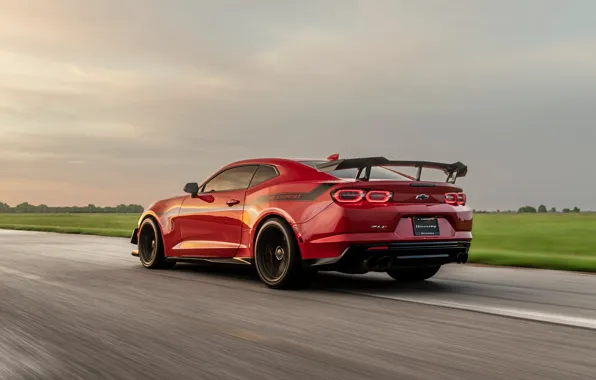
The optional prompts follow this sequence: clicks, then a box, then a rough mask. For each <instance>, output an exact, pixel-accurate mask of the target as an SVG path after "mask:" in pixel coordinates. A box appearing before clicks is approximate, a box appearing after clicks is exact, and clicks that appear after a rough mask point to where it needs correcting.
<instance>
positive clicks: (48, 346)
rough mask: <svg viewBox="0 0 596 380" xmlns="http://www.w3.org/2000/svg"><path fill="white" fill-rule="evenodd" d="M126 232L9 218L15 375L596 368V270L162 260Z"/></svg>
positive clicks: (8, 289)
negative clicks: (136, 246) (25, 228)
mask: <svg viewBox="0 0 596 380" xmlns="http://www.w3.org/2000/svg"><path fill="white" fill-rule="evenodd" d="M131 248H132V246H131V245H130V244H129V243H128V241H127V240H126V239H114V238H103V237H92V236H71V235H59V234H50V233H38V232H20V231H6V230H0V258H1V261H0V300H1V302H0V379H2V380H4V379H7V380H8V379H10V380H12V379H44V380H51V379H60V380H63V379H85V380H91V379H143V380H148V379H178V380H183V379H259V380H266V379H272V380H273V379H275V380H279V379H296V380H306V379H308V380H315V379H342V380H346V379H358V380H363V379H392V380H393V379H399V380H408V379H425V380H428V379H454V380H455V379H457V380H466V379H473V380H477V379H483V380H489V379H508V380H510V379H565V380H571V379H581V380H586V379H594V378H596V360H595V359H596V276H593V275H587V274H570V273H558V272H552V271H538V270H524V269H503V268H488V267H474V266H468V265H455V264H452V265H449V266H445V267H444V268H442V269H441V271H440V272H439V274H438V275H437V276H436V277H435V278H434V279H433V280H432V281H429V282H427V283H424V284H418V285H409V286H404V285H397V284H395V283H394V282H393V281H392V280H391V279H390V278H389V277H388V276H385V275H366V276H347V275H339V274H325V275H321V276H320V278H319V279H318V280H317V282H316V283H315V284H314V286H313V288H312V289H308V290H302V291H274V290H269V289H268V288H266V287H265V286H264V285H262V284H261V283H260V282H259V281H258V278H257V277H256V275H255V274H254V273H252V272H251V271H250V270H246V269H242V268H238V267H236V266H234V267H221V266H212V265H183V266H180V267H177V268H176V269H174V270H170V271H150V270H146V269H144V268H142V267H141V265H140V263H139V262H138V259H137V258H134V257H132V256H130V250H131Z"/></svg>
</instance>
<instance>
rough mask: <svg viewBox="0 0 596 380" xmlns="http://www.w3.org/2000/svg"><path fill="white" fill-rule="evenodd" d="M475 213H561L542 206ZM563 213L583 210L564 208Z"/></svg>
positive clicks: (478, 212) (553, 208)
mask: <svg viewBox="0 0 596 380" xmlns="http://www.w3.org/2000/svg"><path fill="white" fill-rule="evenodd" d="M474 212H475V213H477V214H490V213H495V212H496V213H515V212H517V213H529V214H532V213H556V212H559V211H557V209H556V208H555V207H551V208H550V209H547V207H546V206H545V205H540V206H538V208H536V207H533V206H524V207H520V208H519V209H518V210H517V211H513V210H505V211H501V210H497V211H484V210H474ZM561 212H563V213H565V214H567V213H570V212H581V210H580V209H579V207H574V208H564V209H562V210H561Z"/></svg>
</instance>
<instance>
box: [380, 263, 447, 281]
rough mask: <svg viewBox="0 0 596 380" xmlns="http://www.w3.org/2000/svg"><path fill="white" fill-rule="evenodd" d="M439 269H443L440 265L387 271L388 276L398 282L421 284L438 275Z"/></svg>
mask: <svg viewBox="0 0 596 380" xmlns="http://www.w3.org/2000/svg"><path fill="white" fill-rule="evenodd" d="M439 269H441V266H440V265H439V266H436V267H418V268H404V269H393V270H390V271H387V274H388V275H389V276H391V277H393V279H394V280H396V281H398V282H420V281H424V280H428V279H429V278H431V277H432V276H434V275H435V274H437V272H438V271H439Z"/></svg>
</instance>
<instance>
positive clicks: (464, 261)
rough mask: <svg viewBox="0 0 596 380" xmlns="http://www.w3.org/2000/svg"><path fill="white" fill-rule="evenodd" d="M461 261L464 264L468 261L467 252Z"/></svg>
mask: <svg viewBox="0 0 596 380" xmlns="http://www.w3.org/2000/svg"><path fill="white" fill-rule="evenodd" d="M461 262H462V264H465V263H467V262H468V254H467V253H464V254H463V257H462V260H461Z"/></svg>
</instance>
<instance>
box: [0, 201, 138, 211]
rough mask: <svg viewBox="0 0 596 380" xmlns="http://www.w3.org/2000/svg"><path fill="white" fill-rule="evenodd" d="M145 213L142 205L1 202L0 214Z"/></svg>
mask: <svg viewBox="0 0 596 380" xmlns="http://www.w3.org/2000/svg"><path fill="white" fill-rule="evenodd" d="M142 212H143V206H140V205H132V204H131V205H124V204H121V205H118V206H114V207H99V206H95V205H92V204H90V205H88V206H66V207H51V206H47V205H44V204H41V205H38V206H35V205H32V204H29V203H27V202H24V203H21V204H18V205H16V206H15V207H10V206H9V205H8V204H6V203H3V202H0V213H4V214H9V213H14V214H89V213H91V214H102V213H103V214H116V213H118V214H140V213H142Z"/></svg>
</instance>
